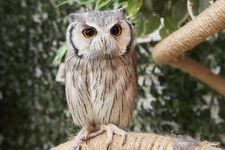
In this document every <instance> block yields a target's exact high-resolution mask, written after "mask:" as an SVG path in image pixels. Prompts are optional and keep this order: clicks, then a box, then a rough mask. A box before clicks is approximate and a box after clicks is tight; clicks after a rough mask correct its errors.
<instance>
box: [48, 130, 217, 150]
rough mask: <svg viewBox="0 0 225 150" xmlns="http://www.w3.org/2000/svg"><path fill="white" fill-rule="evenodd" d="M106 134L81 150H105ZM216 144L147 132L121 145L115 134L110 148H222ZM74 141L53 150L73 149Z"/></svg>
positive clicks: (129, 137)
mask: <svg viewBox="0 0 225 150" xmlns="http://www.w3.org/2000/svg"><path fill="white" fill-rule="evenodd" d="M106 143H107V136H106V134H103V135H100V136H97V137H95V138H93V139H91V140H89V141H87V142H83V143H82V144H81V147H80V150H105V149H106V146H107V145H106ZM215 145H216V144H212V143H209V142H207V141H203V142H198V141H196V140H194V139H192V138H191V137H185V136H179V137H172V136H162V135H157V134H146V133H128V136H127V140H126V143H125V144H124V145H121V137H119V136H117V135H114V137H113V142H112V144H111V145H110V147H109V149H108V150H221V149H220V148H218V147H216V146H215ZM73 146H74V143H73V141H68V142H66V143H63V144H60V145H59V146H57V147H55V148H52V149H51V150H73Z"/></svg>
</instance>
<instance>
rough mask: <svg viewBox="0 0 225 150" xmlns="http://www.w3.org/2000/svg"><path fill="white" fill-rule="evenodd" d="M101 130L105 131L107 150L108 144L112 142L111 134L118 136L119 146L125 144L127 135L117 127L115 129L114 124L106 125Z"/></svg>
mask: <svg viewBox="0 0 225 150" xmlns="http://www.w3.org/2000/svg"><path fill="white" fill-rule="evenodd" d="M101 129H103V130H105V131H106V133H107V138H108V139H107V140H108V141H107V149H108V148H109V146H110V144H111V143H112V141H113V133H115V134H117V135H120V136H121V138H122V140H121V145H124V144H125V142H126V138H127V133H126V132H125V131H124V130H122V129H120V128H119V127H117V126H116V125H114V124H108V125H102V126H101Z"/></svg>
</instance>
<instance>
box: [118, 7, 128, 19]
mask: <svg viewBox="0 0 225 150" xmlns="http://www.w3.org/2000/svg"><path fill="white" fill-rule="evenodd" d="M117 12H118V13H119V16H120V17H121V18H125V17H126V16H125V15H126V8H120V9H118V10H117Z"/></svg>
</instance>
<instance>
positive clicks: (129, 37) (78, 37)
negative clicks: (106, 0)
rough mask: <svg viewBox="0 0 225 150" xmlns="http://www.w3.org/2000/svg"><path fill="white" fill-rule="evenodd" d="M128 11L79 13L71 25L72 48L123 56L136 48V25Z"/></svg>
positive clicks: (80, 53) (82, 52)
mask: <svg viewBox="0 0 225 150" xmlns="http://www.w3.org/2000/svg"><path fill="white" fill-rule="evenodd" d="M124 13H125V12H124V11H123V12H122V10H115V11H102V12H101V11H100V12H86V13H80V14H76V16H74V20H73V22H72V23H71V25H70V26H69V27H68V32H67V40H68V43H69V50H73V51H74V50H75V52H76V55H78V56H83V57H86V58H95V57H97V56H103V55H109V56H113V57H116V56H121V55H123V54H125V53H126V52H127V51H129V50H130V49H132V48H133V45H134V37H133V36H134V34H133V28H132V26H131V24H130V23H129V21H128V20H126V18H125V15H124Z"/></svg>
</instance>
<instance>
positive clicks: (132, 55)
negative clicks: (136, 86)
mask: <svg viewBox="0 0 225 150" xmlns="http://www.w3.org/2000/svg"><path fill="white" fill-rule="evenodd" d="M130 57H131V59H132V63H133V68H134V71H135V74H136V79H137V78H138V77H137V64H138V56H137V53H136V52H135V51H131V52H130Z"/></svg>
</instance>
